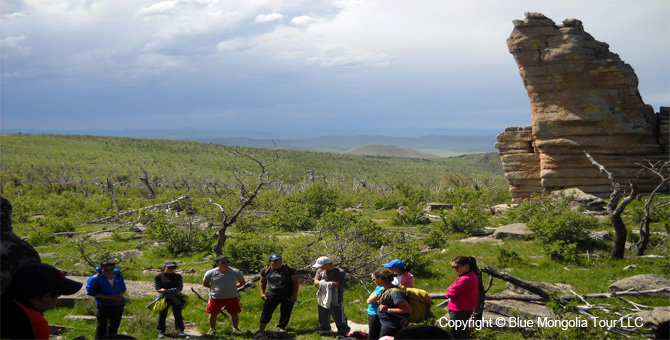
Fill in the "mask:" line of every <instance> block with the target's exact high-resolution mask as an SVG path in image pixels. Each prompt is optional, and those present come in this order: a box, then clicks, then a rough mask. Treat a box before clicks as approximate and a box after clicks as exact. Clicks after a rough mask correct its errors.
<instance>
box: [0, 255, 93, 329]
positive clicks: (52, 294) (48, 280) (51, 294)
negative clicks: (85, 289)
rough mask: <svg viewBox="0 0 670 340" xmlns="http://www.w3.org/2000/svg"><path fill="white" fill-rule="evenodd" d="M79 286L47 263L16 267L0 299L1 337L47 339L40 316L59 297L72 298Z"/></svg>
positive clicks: (41, 316) (45, 322) (46, 326)
mask: <svg viewBox="0 0 670 340" xmlns="http://www.w3.org/2000/svg"><path fill="white" fill-rule="evenodd" d="M82 285H83V284H82V283H81V282H77V281H74V280H70V279H68V278H65V274H63V272H62V271H60V270H58V269H57V268H56V267H53V266H51V265H48V264H44V263H32V264H28V265H25V266H23V267H21V268H19V269H18V270H17V271H16V272H15V273H14V275H13V276H12V278H11V281H10V283H9V287H8V288H7V291H6V292H5V293H4V294H2V296H1V297H0V305H2V307H1V309H0V325H2V326H3V327H1V328H0V338H2V339H49V322H47V320H46V319H45V318H44V315H42V313H44V312H45V311H47V310H49V309H52V308H54V307H55V306H56V303H57V302H58V297H59V296H61V295H72V294H74V293H76V292H78V291H79V289H81V286H82Z"/></svg>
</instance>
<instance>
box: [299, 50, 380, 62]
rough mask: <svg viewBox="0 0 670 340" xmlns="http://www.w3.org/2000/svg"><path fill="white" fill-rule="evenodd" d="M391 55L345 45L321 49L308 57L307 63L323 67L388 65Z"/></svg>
mask: <svg viewBox="0 0 670 340" xmlns="http://www.w3.org/2000/svg"><path fill="white" fill-rule="evenodd" d="M389 59H390V57H389V55H387V54H386V53H383V52H372V51H366V50H353V49H348V48H345V47H339V48H334V49H328V50H324V51H320V52H318V53H317V55H316V56H314V57H310V58H307V60H306V63H307V64H308V65H309V64H318V65H319V66H321V67H332V66H348V67H362V66H374V67H381V66H388V65H389V64H390V60H389Z"/></svg>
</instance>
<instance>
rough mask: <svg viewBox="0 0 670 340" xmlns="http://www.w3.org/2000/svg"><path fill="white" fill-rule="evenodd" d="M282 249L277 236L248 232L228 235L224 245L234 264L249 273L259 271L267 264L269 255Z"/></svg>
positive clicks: (224, 249) (226, 253)
mask: <svg viewBox="0 0 670 340" xmlns="http://www.w3.org/2000/svg"><path fill="white" fill-rule="evenodd" d="M282 250H283V249H282V248H281V246H279V244H278V243H277V239H276V237H274V236H271V235H265V234H263V235H261V234H256V233H246V232H243V233H237V234H234V235H232V236H230V237H228V238H227V239H226V244H225V246H224V247H223V253H224V254H225V255H226V256H228V257H229V259H230V262H231V263H232V266H233V267H235V268H237V269H239V270H241V271H243V272H245V273H248V274H250V273H258V272H259V271H260V270H261V269H262V268H263V267H265V266H267V258H268V255H270V254H272V253H281V252H282Z"/></svg>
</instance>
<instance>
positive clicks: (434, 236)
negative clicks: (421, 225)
mask: <svg viewBox="0 0 670 340" xmlns="http://www.w3.org/2000/svg"><path fill="white" fill-rule="evenodd" d="M450 232H451V230H450V229H449V228H447V224H446V223H438V224H431V225H429V226H428V227H426V228H425V229H424V231H423V235H425V236H424V237H423V240H422V242H423V244H425V245H426V246H428V247H431V248H442V247H443V245H444V244H445V243H446V242H447V241H448V240H449V234H450Z"/></svg>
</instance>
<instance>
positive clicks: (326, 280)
mask: <svg viewBox="0 0 670 340" xmlns="http://www.w3.org/2000/svg"><path fill="white" fill-rule="evenodd" d="M312 268H315V269H316V274H315V275H314V284H315V285H316V286H318V287H319V291H318V292H317V301H318V303H319V305H318V309H319V330H318V333H319V334H322V335H324V334H330V333H331V332H332V331H331V328H330V317H331V316H332V317H333V320H334V321H335V326H337V335H338V337H346V336H347V334H349V331H350V330H351V328H350V327H349V325H348V323H347V316H346V315H344V279H345V272H344V270H343V269H342V268H335V266H333V261H331V259H330V258H328V257H327V256H322V257H319V258H318V259H316V263H314V264H313V265H312Z"/></svg>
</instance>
